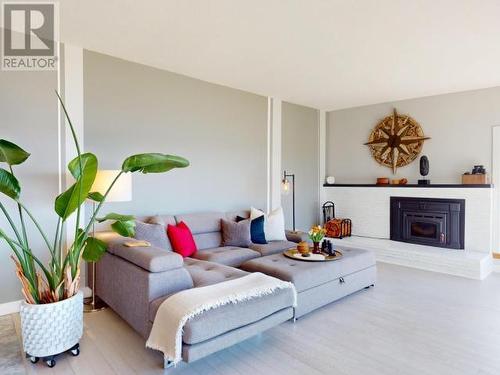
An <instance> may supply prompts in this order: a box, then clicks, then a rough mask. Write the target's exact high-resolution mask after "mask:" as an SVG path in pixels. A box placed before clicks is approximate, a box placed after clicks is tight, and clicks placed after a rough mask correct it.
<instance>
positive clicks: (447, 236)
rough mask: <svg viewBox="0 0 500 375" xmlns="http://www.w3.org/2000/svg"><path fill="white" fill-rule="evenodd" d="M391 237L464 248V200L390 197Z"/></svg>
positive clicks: (403, 240) (416, 242) (432, 244)
mask: <svg viewBox="0 0 500 375" xmlns="http://www.w3.org/2000/svg"><path fill="white" fill-rule="evenodd" d="M390 216H391V240H394V241H402V242H409V243H414V244H418V245H428V246H438V247H445V248H450V249H463V248H464V233H465V200H464V199H441V198H440V199H434V198H406V197H391V214H390Z"/></svg>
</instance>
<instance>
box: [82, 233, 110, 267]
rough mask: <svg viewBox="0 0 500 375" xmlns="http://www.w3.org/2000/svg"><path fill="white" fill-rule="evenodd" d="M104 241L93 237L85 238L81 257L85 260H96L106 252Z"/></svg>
mask: <svg viewBox="0 0 500 375" xmlns="http://www.w3.org/2000/svg"><path fill="white" fill-rule="evenodd" d="M106 248H107V246H106V243H105V242H104V241H101V240H99V239H97V238H94V237H89V238H87V242H86V243H85V248H84V249H83V259H84V260H85V261H86V262H98V261H99V260H100V259H101V257H102V256H103V254H104V253H105V252H106Z"/></svg>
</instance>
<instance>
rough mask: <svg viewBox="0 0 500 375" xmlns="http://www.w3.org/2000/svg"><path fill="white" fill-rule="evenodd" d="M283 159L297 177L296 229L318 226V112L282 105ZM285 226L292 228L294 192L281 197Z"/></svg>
mask: <svg viewBox="0 0 500 375" xmlns="http://www.w3.org/2000/svg"><path fill="white" fill-rule="evenodd" d="M282 108H283V112H282V133H281V134H282V135H281V139H282V150H281V151H282V152H281V154H282V160H281V166H282V169H283V170H286V171H287V173H292V174H295V189H296V195H295V209H296V214H295V217H296V228H297V229H300V230H305V231H307V230H309V228H310V227H311V226H312V225H315V224H318V209H319V186H318V185H319V167H318V163H319V153H318V132H319V121H318V114H319V111H318V110H316V109H314V108H309V107H304V106H300V105H297V104H291V103H287V102H283V107H282ZM281 203H282V205H283V211H284V213H285V224H286V227H287V228H292V192H290V194H288V195H283V196H282V198H281Z"/></svg>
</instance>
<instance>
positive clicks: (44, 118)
mask: <svg viewBox="0 0 500 375" xmlns="http://www.w3.org/2000/svg"><path fill="white" fill-rule="evenodd" d="M0 35H1V34H0ZM56 88H57V74H56V72H18V71H15V72H8V71H2V70H0V114H1V117H0V130H1V131H0V138H2V139H7V140H9V141H11V142H14V143H16V144H18V145H19V146H21V147H22V148H24V149H25V150H26V151H28V152H30V153H31V157H30V158H29V159H28V160H27V161H26V162H25V163H24V164H22V165H19V166H15V167H14V172H15V174H16V177H17V178H18V180H20V182H21V188H22V193H21V200H22V202H23V203H25V204H26V205H27V206H28V207H29V208H30V209H31V211H32V212H33V214H34V215H35V216H36V217H37V218H38V219H39V221H40V223H41V225H42V226H43V227H44V228H45V229H46V231H47V232H48V234H49V235H50V237H51V238H52V233H54V230H55V225H56V217H57V216H56V214H55V212H54V209H53V206H54V198H55V197H56V195H57V194H58V150H57V98H56V96H55V93H54V90H55V89H56ZM1 167H5V165H4V164H3V165H1ZM0 201H1V202H2V204H4V205H5V206H6V207H7V209H8V210H9V211H10V213H11V215H12V216H13V217H15V218H16V222H18V220H17V218H18V215H17V214H16V213H17V207H16V205H15V204H13V202H12V201H11V200H10V199H9V198H7V197H6V196H4V195H1V196H0ZM27 221H29V220H27ZM0 228H2V229H3V230H5V231H6V232H7V233H10V234H12V232H11V231H10V230H9V228H10V226H9V225H8V222H7V221H6V220H5V218H4V217H3V215H2V214H1V213H0ZM28 235H29V239H30V245H31V248H32V250H33V252H34V253H35V254H37V255H38V256H40V258H41V259H42V260H44V261H45V260H47V258H48V250H47V248H46V247H45V245H44V242H43V240H42V238H41V237H40V236H39V234H38V232H37V231H36V229H35V228H33V226H32V225H31V224H30V225H29V231H28ZM10 255H11V250H10V248H9V247H8V246H7V244H6V243H5V242H3V241H0V285H1V286H0V304H2V303H6V302H11V301H15V300H20V299H22V294H21V286H20V282H19V280H18V279H17V277H16V275H15V268H14V263H13V262H12V260H11V259H10Z"/></svg>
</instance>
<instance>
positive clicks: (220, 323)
mask: <svg viewBox="0 0 500 375" xmlns="http://www.w3.org/2000/svg"><path fill="white" fill-rule="evenodd" d="M167 298H168V297H163V298H158V299H157V300H155V301H153V302H151V304H150V316H149V318H150V320H151V322H153V321H154V318H155V316H156V313H157V311H158V308H159V307H160V305H161V304H162V302H163V301H164V300H165V299H167ZM293 300H294V297H293V292H292V291H291V290H290V289H280V290H277V291H276V292H274V293H273V294H269V295H265V296H262V297H257V298H253V299H251V300H248V301H244V302H240V303H236V304H233V303H230V304H227V305H224V306H220V307H218V308H216V309H212V310H208V311H205V312H203V313H202V314H200V315H198V316H196V317H194V318H192V319H190V320H188V322H187V323H186V325H185V326H184V333H183V336H182V341H183V342H184V343H185V344H189V345H193V344H197V343H200V342H203V341H206V340H209V339H212V338H214V337H217V336H219V335H222V334H224V333H226V332H229V331H232V330H234V329H237V328H240V327H243V326H246V325H248V324H251V323H254V322H257V321H259V320H261V319H264V318H266V317H267V316H269V315H272V314H274V313H275V312H278V311H281V310H283V309H286V308H289V307H291V306H292V305H293Z"/></svg>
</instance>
